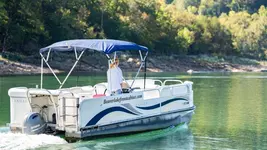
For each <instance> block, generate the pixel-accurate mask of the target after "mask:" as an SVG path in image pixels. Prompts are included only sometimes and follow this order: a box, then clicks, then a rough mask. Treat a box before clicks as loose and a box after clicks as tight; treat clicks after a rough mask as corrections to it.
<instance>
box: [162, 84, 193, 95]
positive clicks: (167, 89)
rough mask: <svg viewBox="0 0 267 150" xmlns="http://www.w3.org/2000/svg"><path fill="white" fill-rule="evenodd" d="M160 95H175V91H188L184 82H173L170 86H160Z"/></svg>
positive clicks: (181, 92)
mask: <svg viewBox="0 0 267 150" xmlns="http://www.w3.org/2000/svg"><path fill="white" fill-rule="evenodd" d="M159 91H160V96H161V97H165V96H170V95H171V96H175V95H177V93H179V94H187V93H189V92H190V91H189V90H188V87H187V86H186V85H184V84H174V85H170V86H163V87H161V88H160V90H159Z"/></svg>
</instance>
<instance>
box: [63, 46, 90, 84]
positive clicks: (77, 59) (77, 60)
mask: <svg viewBox="0 0 267 150" xmlns="http://www.w3.org/2000/svg"><path fill="white" fill-rule="evenodd" d="M84 51H85V50H83V51H82V52H81V54H80V56H79V57H78V58H76V61H75V63H74V65H73V66H72V68H71V70H70V71H69V73H68V75H67V76H66V78H65V79H64V81H63V82H62V83H61V84H60V86H59V89H61V88H62V86H63V85H64V83H65V82H66V81H67V79H68V78H69V76H70V74H71V72H72V71H73V69H74V68H75V67H76V65H77V63H78V62H79V60H80V58H81V57H82V55H83V53H84ZM75 52H76V48H75Z"/></svg>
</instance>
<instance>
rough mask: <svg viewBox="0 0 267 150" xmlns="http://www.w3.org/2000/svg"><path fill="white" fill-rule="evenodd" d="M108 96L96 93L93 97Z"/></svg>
mask: <svg viewBox="0 0 267 150" xmlns="http://www.w3.org/2000/svg"><path fill="white" fill-rule="evenodd" d="M103 96H106V95H105V94H95V95H93V98H99V97H103Z"/></svg>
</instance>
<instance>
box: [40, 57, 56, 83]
mask: <svg viewBox="0 0 267 150" xmlns="http://www.w3.org/2000/svg"><path fill="white" fill-rule="evenodd" d="M40 55H41V57H42V60H43V61H44V62H45V63H46V65H47V66H48V68H49V69H50V71H51V72H52V73H53V75H54V76H55V78H56V79H57V81H58V83H59V84H61V82H60V80H59V79H58V77H57V75H56V74H55V72H54V71H53V69H52V68H51V67H50V65H49V64H48V62H47V61H46V59H45V58H44V56H43V55H42V53H40Z"/></svg>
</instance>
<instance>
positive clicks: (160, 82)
mask: <svg viewBox="0 0 267 150" xmlns="http://www.w3.org/2000/svg"><path fill="white" fill-rule="evenodd" d="M153 81H154V84H155V83H156V82H159V83H160V86H162V85H163V83H162V81H161V80H153Z"/></svg>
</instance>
